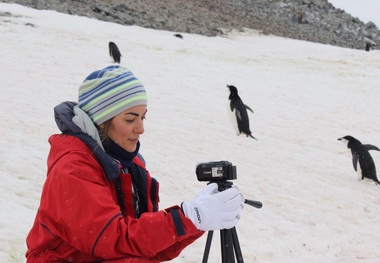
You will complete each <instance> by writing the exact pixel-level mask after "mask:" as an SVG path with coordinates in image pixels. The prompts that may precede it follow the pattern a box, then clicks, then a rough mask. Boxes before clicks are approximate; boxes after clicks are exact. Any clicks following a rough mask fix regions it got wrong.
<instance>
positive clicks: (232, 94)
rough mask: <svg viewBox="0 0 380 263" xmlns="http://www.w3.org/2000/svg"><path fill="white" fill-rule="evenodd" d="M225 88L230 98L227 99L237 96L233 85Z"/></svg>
mask: <svg viewBox="0 0 380 263" xmlns="http://www.w3.org/2000/svg"><path fill="white" fill-rule="evenodd" d="M227 88H229V89H230V96H229V97H228V98H229V99H231V98H232V97H235V96H238V90H237V88H236V87H235V86H234V85H227Z"/></svg>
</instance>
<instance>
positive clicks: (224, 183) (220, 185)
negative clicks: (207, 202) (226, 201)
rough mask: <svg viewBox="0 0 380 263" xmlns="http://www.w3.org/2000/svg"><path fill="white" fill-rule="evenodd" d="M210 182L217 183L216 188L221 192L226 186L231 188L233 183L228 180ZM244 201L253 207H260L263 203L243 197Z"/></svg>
mask: <svg viewBox="0 0 380 263" xmlns="http://www.w3.org/2000/svg"><path fill="white" fill-rule="evenodd" d="M211 183H216V184H217V185H218V190H219V191H220V192H221V191H224V190H226V189H228V188H231V187H232V185H233V183H232V182H230V181H216V182H209V183H208V184H211ZM244 203H245V204H247V205H250V206H253V207H255V208H258V209H259V208H261V207H263V204H262V203H261V202H259V201H254V200H249V199H244Z"/></svg>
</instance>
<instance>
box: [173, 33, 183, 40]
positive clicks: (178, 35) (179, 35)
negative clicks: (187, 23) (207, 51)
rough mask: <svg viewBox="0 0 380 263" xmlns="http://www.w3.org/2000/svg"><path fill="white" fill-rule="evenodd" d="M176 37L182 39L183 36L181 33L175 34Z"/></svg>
mask: <svg viewBox="0 0 380 263" xmlns="http://www.w3.org/2000/svg"><path fill="white" fill-rule="evenodd" d="M174 36H175V37H178V38H180V39H183V36H182V35H181V34H174Z"/></svg>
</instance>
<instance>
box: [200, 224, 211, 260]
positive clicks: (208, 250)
mask: <svg viewBox="0 0 380 263" xmlns="http://www.w3.org/2000/svg"><path fill="white" fill-rule="evenodd" d="M213 234H214V231H208V234H207V240H206V247H205V251H204V253H203V260H202V263H207V260H208V255H209V254H210V246H211V241H212V236H213Z"/></svg>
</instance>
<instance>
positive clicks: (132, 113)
mask: <svg viewBox="0 0 380 263" xmlns="http://www.w3.org/2000/svg"><path fill="white" fill-rule="evenodd" d="M147 111H148V110H146V111H145V112H144V114H146V113H147ZM127 114H129V115H133V116H136V117H138V116H139V114H138V113H135V112H126V113H125V114H124V115H127ZM144 114H143V115H144Z"/></svg>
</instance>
